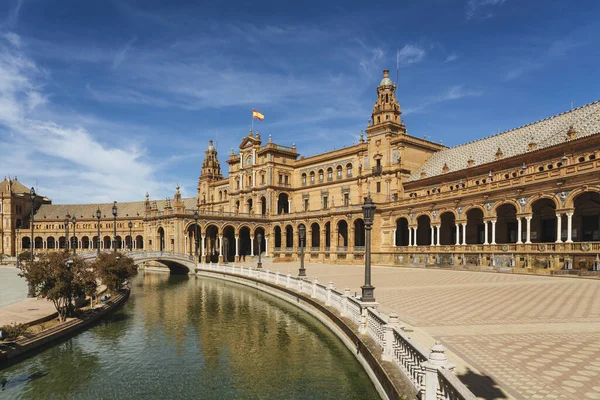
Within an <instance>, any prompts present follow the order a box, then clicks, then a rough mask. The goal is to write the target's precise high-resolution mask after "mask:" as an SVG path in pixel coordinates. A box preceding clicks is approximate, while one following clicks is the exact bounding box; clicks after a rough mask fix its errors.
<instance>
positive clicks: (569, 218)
mask: <svg viewBox="0 0 600 400" xmlns="http://www.w3.org/2000/svg"><path fill="white" fill-rule="evenodd" d="M572 228H573V213H572V212H570V213H567V243H573V237H572V232H571V231H572Z"/></svg>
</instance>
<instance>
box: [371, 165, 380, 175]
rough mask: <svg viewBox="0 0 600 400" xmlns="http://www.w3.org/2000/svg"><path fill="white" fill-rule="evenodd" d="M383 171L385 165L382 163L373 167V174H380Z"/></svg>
mask: <svg viewBox="0 0 600 400" xmlns="http://www.w3.org/2000/svg"><path fill="white" fill-rule="evenodd" d="M382 172H383V167H382V166H381V165H377V166H375V167H373V168H372V172H371V173H372V174H373V176H379V175H381V174H382Z"/></svg>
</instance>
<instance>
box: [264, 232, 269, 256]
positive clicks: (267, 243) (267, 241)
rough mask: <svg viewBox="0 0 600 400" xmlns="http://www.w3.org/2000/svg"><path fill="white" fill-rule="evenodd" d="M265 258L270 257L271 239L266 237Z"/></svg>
mask: <svg viewBox="0 0 600 400" xmlns="http://www.w3.org/2000/svg"><path fill="white" fill-rule="evenodd" d="M265 257H269V238H268V237H266V236H265Z"/></svg>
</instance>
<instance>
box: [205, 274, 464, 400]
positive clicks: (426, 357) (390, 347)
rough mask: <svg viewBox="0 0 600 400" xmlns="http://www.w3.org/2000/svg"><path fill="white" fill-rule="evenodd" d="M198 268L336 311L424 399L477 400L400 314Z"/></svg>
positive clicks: (334, 294) (329, 293) (294, 283)
mask: <svg viewBox="0 0 600 400" xmlns="http://www.w3.org/2000/svg"><path fill="white" fill-rule="evenodd" d="M198 270H206V271H215V272H227V273H230V274H233V275H239V276H244V277H250V278H253V279H258V280H263V281H265V282H268V283H270V284H274V285H278V286H281V287H285V288H287V289H292V290H295V291H297V292H299V293H302V294H304V295H306V296H308V297H310V298H312V299H315V300H317V301H319V302H321V303H323V304H324V305H325V306H328V307H330V308H332V309H333V310H335V311H337V313H339V315H340V316H341V317H346V318H348V319H349V320H350V321H352V323H353V324H354V326H355V328H357V329H358V332H359V333H360V334H363V335H368V336H369V337H370V338H371V339H373V341H374V342H375V343H377V344H378V345H379V347H380V348H381V351H382V354H381V356H382V360H383V361H385V362H391V363H393V364H394V365H395V366H396V367H397V368H398V369H399V370H400V371H401V372H402V373H403V375H404V376H405V377H406V378H407V380H408V381H409V382H410V383H411V384H412V386H413V388H414V390H415V392H416V393H418V396H419V398H421V399H423V400H474V399H475V398H476V397H475V396H474V395H473V393H471V392H470V391H469V389H468V388H467V387H466V386H465V385H464V384H463V383H462V382H461V381H460V380H459V379H458V378H457V377H456V376H455V375H454V373H453V370H454V365H453V364H452V363H450V362H449V361H448V358H447V357H446V354H445V348H444V346H442V345H441V344H440V342H436V343H435V344H434V345H433V346H432V347H431V349H430V351H429V352H427V351H425V350H424V349H423V348H421V347H420V346H419V345H418V344H417V343H415V342H414V341H413V340H412V339H411V338H410V337H409V336H408V335H407V333H406V332H404V330H403V328H402V327H401V326H400V324H399V321H398V315H397V314H395V313H391V314H390V315H389V316H388V315H385V314H384V313H382V312H380V311H378V310H377V309H376V306H377V305H376V304H372V303H363V302H361V301H360V300H358V299H356V298H354V297H353V296H351V294H350V289H345V290H344V293H341V292H340V291H338V290H336V289H335V287H334V285H333V282H329V283H328V284H327V285H323V284H321V283H320V282H319V281H318V279H316V278H315V279H314V280H313V281H310V280H308V279H301V278H298V277H295V276H291V275H290V274H287V275H284V274H280V273H279V271H277V272H273V271H270V270H262V269H256V268H252V267H244V266H243V265H242V266H236V265H232V264H229V265H219V264H212V263H210V264H198Z"/></svg>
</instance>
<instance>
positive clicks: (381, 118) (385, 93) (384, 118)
mask: <svg viewBox="0 0 600 400" xmlns="http://www.w3.org/2000/svg"><path fill="white" fill-rule="evenodd" d="M389 75H390V71H389V70H387V69H386V70H384V71H383V79H382V80H381V82H380V83H379V86H377V100H376V101H375V105H374V106H373V112H372V113H371V121H370V123H369V127H368V128H367V135H368V136H371V135H377V134H380V133H405V132H406V128H405V127H404V123H403V122H402V121H401V120H400V114H402V112H401V111H400V105H398V99H396V96H395V93H396V85H394V82H392V80H391V79H390V76H389Z"/></svg>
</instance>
